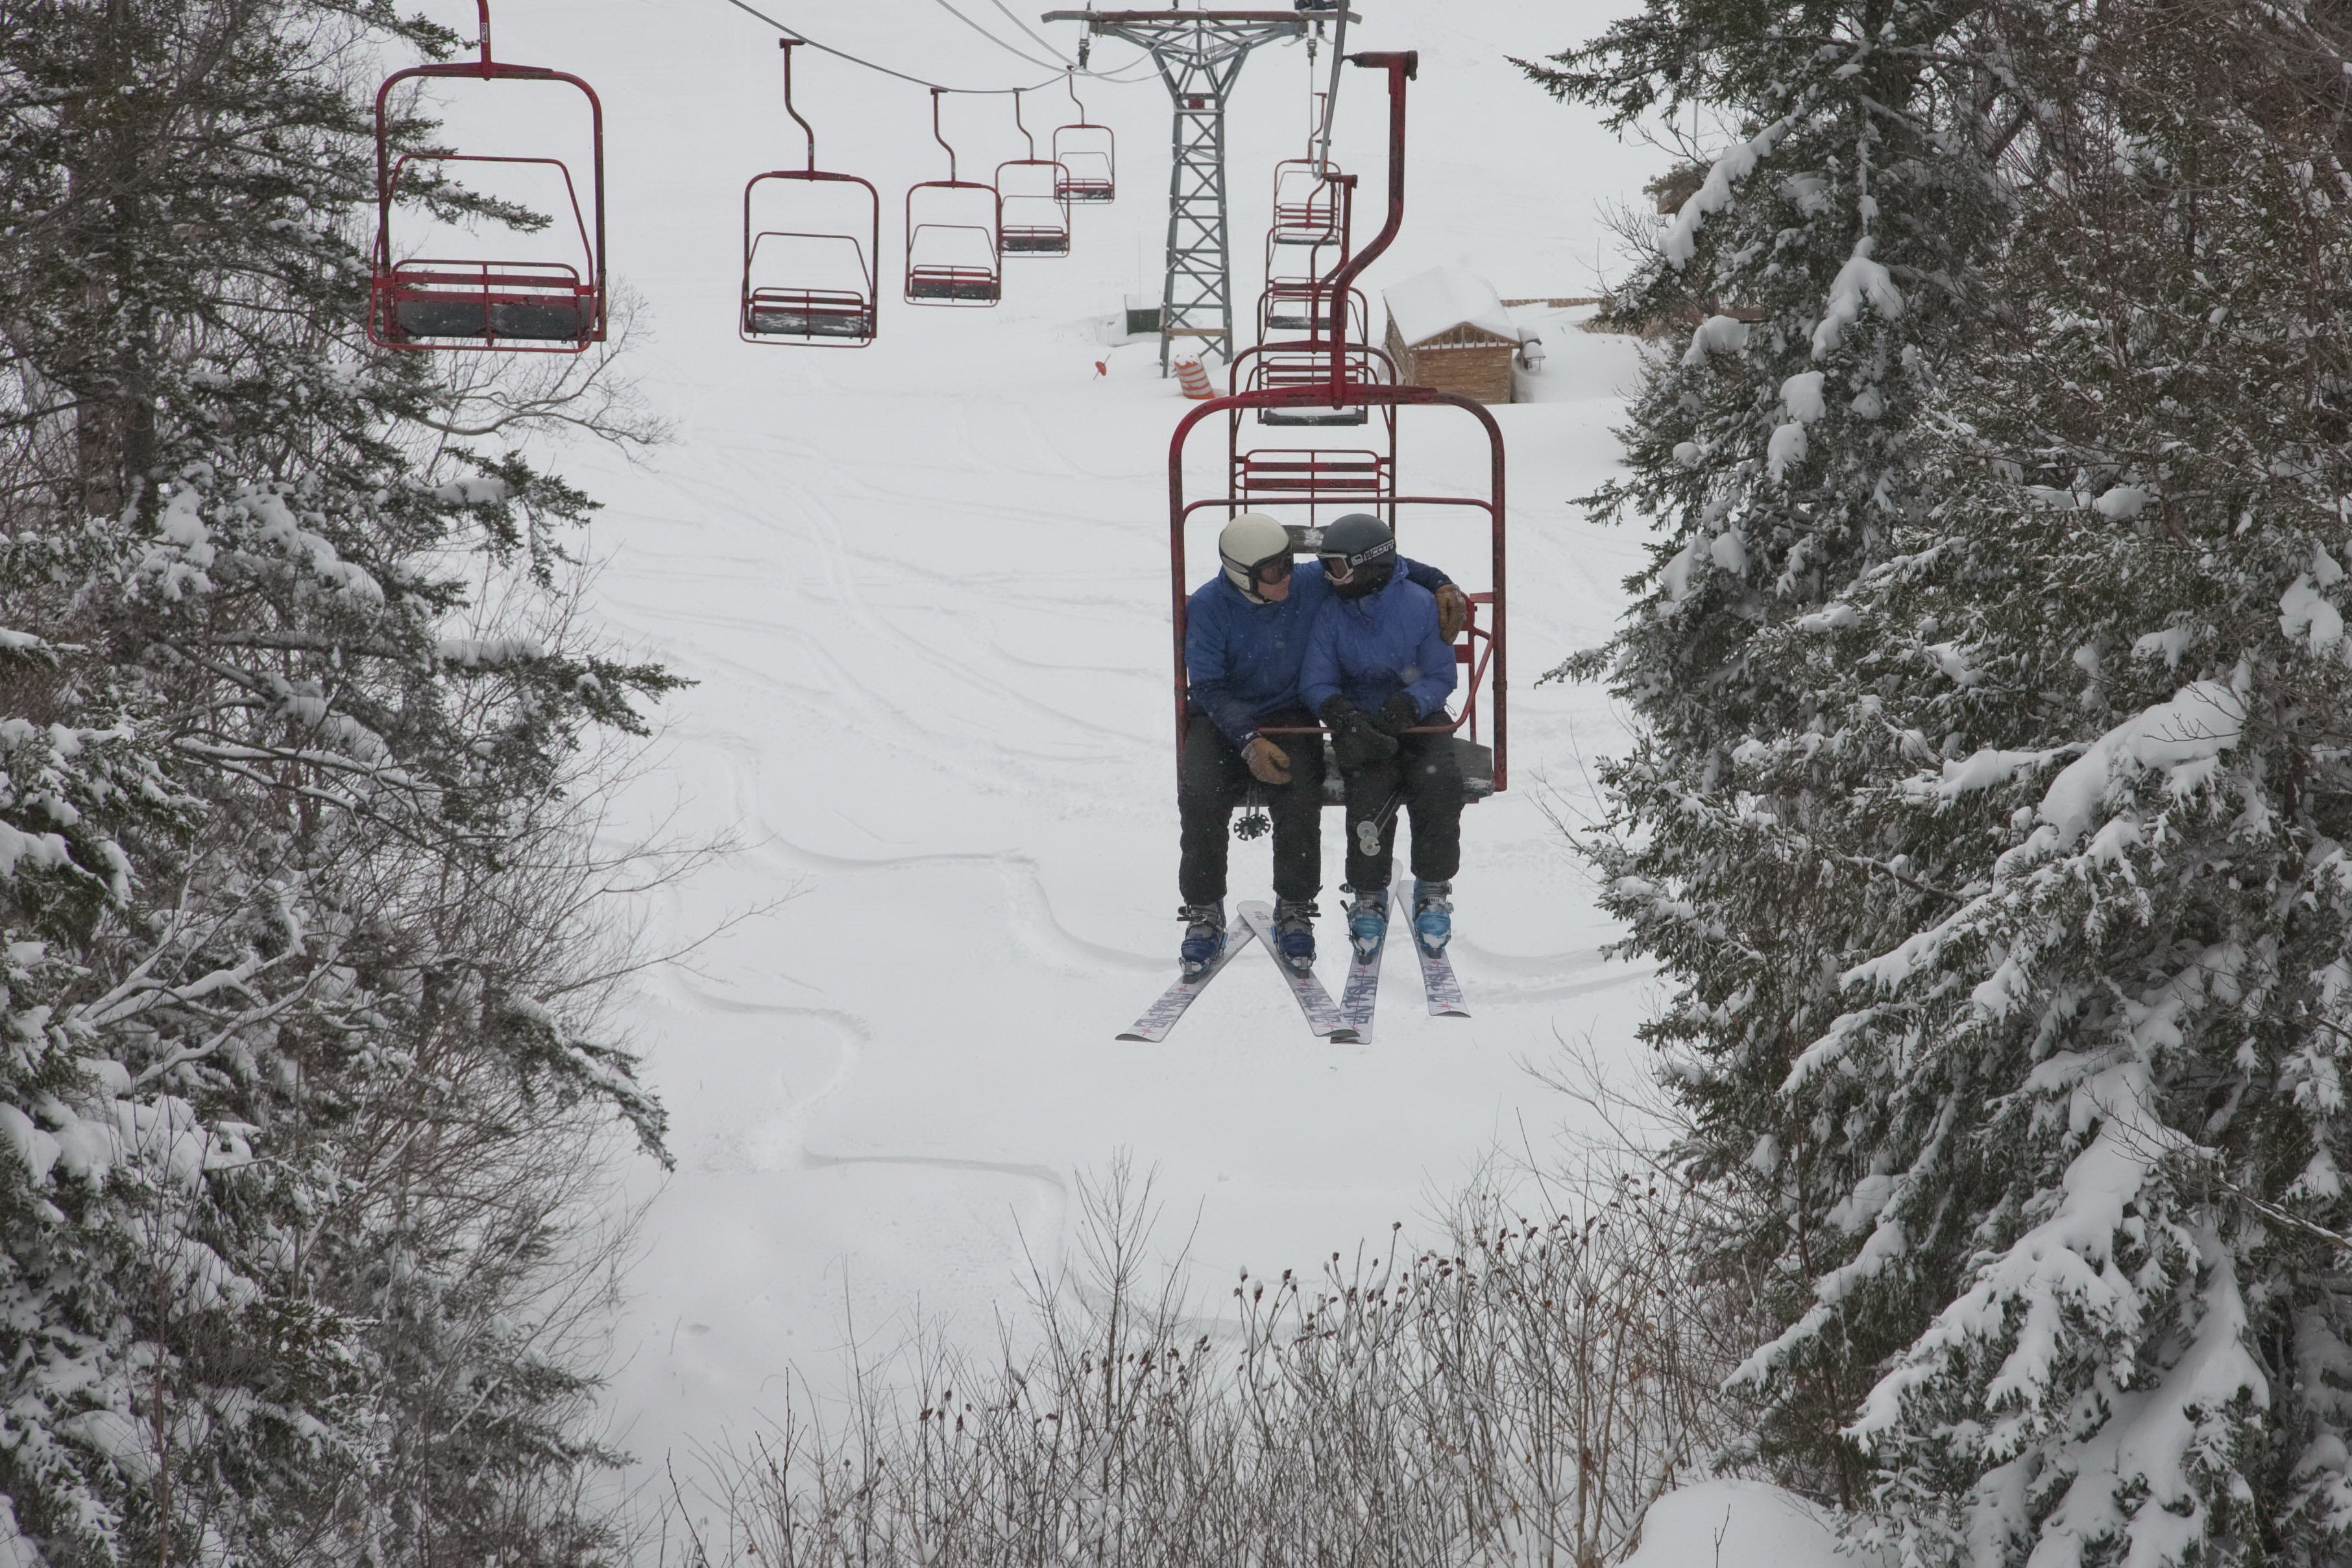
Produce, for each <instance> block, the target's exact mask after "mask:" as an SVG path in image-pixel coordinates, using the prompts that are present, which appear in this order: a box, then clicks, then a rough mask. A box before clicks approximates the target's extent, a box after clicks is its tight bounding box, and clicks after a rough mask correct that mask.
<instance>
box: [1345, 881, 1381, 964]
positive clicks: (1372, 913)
mask: <svg viewBox="0 0 2352 1568" xmlns="http://www.w3.org/2000/svg"><path fill="white" fill-rule="evenodd" d="M1349 891H1350V892H1351V893H1353V894H1355V896H1354V897H1353V898H1351V899H1349V901H1348V940H1349V942H1351V943H1353V944H1354V945H1355V948H1356V956H1357V957H1358V958H1360V959H1368V958H1370V956H1372V955H1373V954H1375V953H1377V952H1379V951H1380V950H1381V943H1383V942H1385V941H1387V940H1388V936H1389V890H1388V889H1387V888H1385V887H1372V888H1351V889H1349Z"/></svg>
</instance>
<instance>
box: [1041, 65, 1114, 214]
mask: <svg viewBox="0 0 2352 1568" xmlns="http://www.w3.org/2000/svg"><path fill="white" fill-rule="evenodd" d="M1063 78H1064V80H1065V81H1066V84H1067V85H1068V87H1069V89H1070V101H1071V102H1072V103H1076V104H1077V105H1078V118H1077V120H1076V121H1075V122H1073V123H1071V124H1068V125H1062V126H1056V127H1055V130H1054V143H1053V153H1054V162H1056V163H1059V164H1060V165H1061V166H1062V171H1063V172H1062V183H1061V197H1062V199H1063V200H1064V201H1066V202H1108V201H1112V200H1115V199H1116V198H1117V197H1118V138H1117V137H1116V136H1113V135H1112V134H1111V130H1110V127H1109V126H1108V125H1091V124H1088V123H1087V106H1086V105H1085V104H1083V103H1078V89H1077V82H1076V78H1074V77H1072V76H1071V75H1070V74H1069V73H1068V72H1066V71H1065V72H1064V73H1063Z"/></svg>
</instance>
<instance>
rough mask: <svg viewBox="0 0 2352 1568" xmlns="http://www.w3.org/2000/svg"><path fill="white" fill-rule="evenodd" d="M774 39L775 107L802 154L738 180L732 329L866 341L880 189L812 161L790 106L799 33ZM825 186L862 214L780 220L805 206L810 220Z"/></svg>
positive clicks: (872, 314) (779, 337) (767, 338)
mask: <svg viewBox="0 0 2352 1568" xmlns="http://www.w3.org/2000/svg"><path fill="white" fill-rule="evenodd" d="M776 42H777V46H778V47H780V48H781V49H782V51H783V64H784V112H785V113H786V114H788V115H790V116H792V118H793V121H794V122H795V123H797V124H798V125H799V126H800V128H801V131H802V133H803V135H804V136H806V137H807V139H808V156H807V160H806V162H805V165H804V166H803V167H802V168H799V169H771V170H769V171H768V172H766V173H764V174H754V175H753V176H751V181H750V183H747V184H746V185H744V187H743V288H742V293H741V297H740V303H739V309H738V314H737V320H736V333H737V335H738V336H740V338H741V339H742V340H744V341H745V342H747V343H767V344H784V345H798V346H803V347H817V346H824V347H832V348H845V349H862V348H864V347H865V346H866V344H868V343H871V342H872V341H873V340H874V338H875V334H876V332H877V330H878V329H879V323H880V309H879V306H880V300H879V298H878V291H877V287H876V284H877V276H876V274H877V267H878V265H879V262H880V257H881V254H882V197H881V194H880V193H878V192H877V191H876V190H875V189H874V187H873V185H872V184H870V183H867V182H866V181H865V180H861V179H859V178H858V177H857V176H856V175H855V174H835V173H828V172H825V171H824V170H821V169H819V168H818V167H817V166H816V131H815V130H814V128H813V127H812V126H810V124H809V122H808V121H807V120H804V119H803V118H802V117H801V112H800V110H797V109H795V108H793V47H794V46H796V45H797V44H799V43H800V42H801V40H800V39H798V38H779V39H778V40H777V41H776ZM762 186H768V187H769V189H767V190H765V191H762V190H761V187H762ZM830 192H840V193H845V195H846V196H847V197H848V199H849V204H851V205H853V206H856V207H858V208H861V209H862V211H863V214H864V222H863V223H861V224H859V225H857V227H856V231H855V232H849V233H844V232H841V227H842V225H840V224H839V223H838V222H835V223H833V224H831V225H827V226H824V227H819V228H802V227H797V226H793V227H785V226H780V225H784V224H790V223H794V222H795V221H796V220H795V218H794V214H795V212H796V211H797V210H800V209H804V208H805V209H810V210H811V212H812V215H811V216H810V217H809V218H808V219H806V220H802V221H806V222H810V223H815V222H817V221H819V218H820V217H821V216H822V213H821V211H818V210H817V209H820V208H821V207H822V206H823V203H822V202H821V200H820V198H821V196H822V195H823V194H824V193H830ZM763 195H764V196H766V197H768V198H769V211H770V212H771V213H774V211H775V209H776V208H777V206H779V205H781V206H782V210H783V214H782V216H781V217H773V216H772V217H771V218H770V219H769V220H768V221H767V222H766V223H764V224H763V223H762V222H761V221H760V220H759V219H758V218H757V217H756V216H755V214H754V211H753V204H754V202H755V200H757V199H758V198H759V197H761V196H763ZM861 198H862V199H861ZM763 253H764V254H763Z"/></svg>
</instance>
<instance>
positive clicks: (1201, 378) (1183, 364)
mask: <svg viewBox="0 0 2352 1568" xmlns="http://www.w3.org/2000/svg"><path fill="white" fill-rule="evenodd" d="M1176 384H1177V385H1178V386H1180V387H1182V388H1183V389H1184V395H1185V396H1186V397H1189V398H1192V400H1194V401H1195V402H1198V401H1199V400H1201V399H1202V398H1212V397H1214V396H1216V395H1217V389H1216V388H1215V387H1214V386H1213V385H1211V384H1210V382H1209V372H1208V371H1204V370H1202V368H1201V361H1198V360H1179V361H1176Z"/></svg>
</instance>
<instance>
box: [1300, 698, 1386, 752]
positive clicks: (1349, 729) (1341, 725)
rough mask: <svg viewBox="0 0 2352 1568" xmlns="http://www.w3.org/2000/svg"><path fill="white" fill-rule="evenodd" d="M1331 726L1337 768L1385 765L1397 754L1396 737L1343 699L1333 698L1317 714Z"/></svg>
mask: <svg viewBox="0 0 2352 1568" xmlns="http://www.w3.org/2000/svg"><path fill="white" fill-rule="evenodd" d="M1316 716H1317V717H1318V718H1319V719H1321V720H1322V721H1323V722H1324V723H1325V724H1327V725H1328V726H1330V727H1331V754H1332V755H1333V756H1335V757H1337V758H1339V766H1340V767H1342V768H1362V767H1365V766H1367V765H1368V764H1370V763H1374V762H1386V761H1387V760H1388V759H1389V758H1391V757H1394V756H1395V755H1396V754H1397V741H1396V737H1395V736H1393V735H1390V734H1388V733H1387V732H1386V731H1384V730H1382V729H1381V727H1380V726H1378V725H1377V724H1375V723H1373V722H1372V716H1371V715H1370V714H1368V713H1366V712H1365V711H1364V710H1363V709H1362V708H1360V707H1358V706H1356V705H1355V704H1354V703H1351V702H1349V700H1348V699H1347V698H1346V697H1333V698H1332V699H1331V700H1330V701H1329V702H1327V703H1325V704H1324V705H1323V708H1322V711H1321V712H1320V713H1318V714H1317V715H1316Z"/></svg>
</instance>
